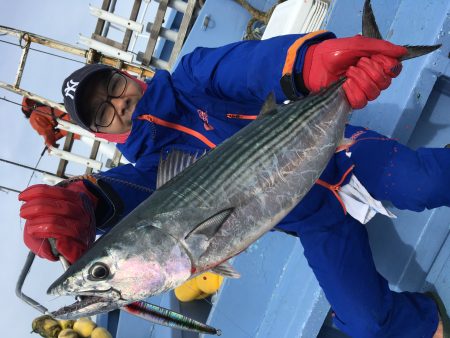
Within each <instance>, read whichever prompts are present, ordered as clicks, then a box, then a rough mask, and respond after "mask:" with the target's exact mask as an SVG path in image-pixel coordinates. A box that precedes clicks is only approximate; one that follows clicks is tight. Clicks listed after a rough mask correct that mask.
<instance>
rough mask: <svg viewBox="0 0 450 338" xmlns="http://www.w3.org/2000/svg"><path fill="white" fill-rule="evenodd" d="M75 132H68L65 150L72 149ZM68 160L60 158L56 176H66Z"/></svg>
mask: <svg viewBox="0 0 450 338" xmlns="http://www.w3.org/2000/svg"><path fill="white" fill-rule="evenodd" d="M73 141H74V138H73V134H72V133H67V135H66V140H65V141H64V147H63V150H65V151H71V150H72V146H73ZM67 163H68V161H67V160H64V159H60V160H59V164H58V169H57V170H56V176H58V177H62V178H66V167H67Z"/></svg>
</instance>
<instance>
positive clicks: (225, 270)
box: [211, 262, 241, 278]
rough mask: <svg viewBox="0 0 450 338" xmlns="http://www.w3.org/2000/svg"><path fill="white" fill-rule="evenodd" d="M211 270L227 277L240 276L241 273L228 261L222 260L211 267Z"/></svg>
mask: <svg viewBox="0 0 450 338" xmlns="http://www.w3.org/2000/svg"><path fill="white" fill-rule="evenodd" d="M211 271H212V272H214V273H216V274H218V275H221V276H223V277H228V278H241V274H240V273H239V272H237V271H236V270H235V268H233V266H232V265H231V264H230V263H229V262H223V263H222V264H220V265H217V266H215V267H213V268H212V269H211Z"/></svg>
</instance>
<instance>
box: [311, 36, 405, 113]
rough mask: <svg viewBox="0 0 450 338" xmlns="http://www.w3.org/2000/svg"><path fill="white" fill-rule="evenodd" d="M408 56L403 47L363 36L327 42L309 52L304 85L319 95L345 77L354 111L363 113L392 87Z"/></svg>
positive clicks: (347, 91) (345, 86) (346, 92)
mask: <svg viewBox="0 0 450 338" xmlns="http://www.w3.org/2000/svg"><path fill="white" fill-rule="evenodd" d="M406 53H407V50H406V48H404V47H402V46H397V45H394V44H392V43H390V42H388V41H384V40H378V39H372V38H366V37H363V36H361V35H357V36H354V37H351V38H342V39H330V40H325V41H323V42H321V43H318V44H316V45H312V46H311V47H309V48H308V50H307V51H306V56H305V62H304V65H303V81H304V83H305V86H306V88H307V89H308V90H309V91H311V92H317V91H319V90H320V89H321V88H324V87H327V86H328V85H330V84H331V83H333V82H335V81H337V80H338V79H339V78H340V77H342V76H344V75H345V76H346V77H347V81H345V82H344V84H343V88H344V91H345V94H346V95H347V99H348V101H349V103H350V105H351V106H352V108H353V109H360V108H363V107H364V106H365V105H367V102H368V101H371V100H374V99H375V98H377V97H378V96H379V95H380V91H381V90H383V89H386V88H387V87H389V85H390V84H391V79H392V78H394V77H396V76H397V75H398V74H399V73H400V71H401V69H402V65H401V63H400V62H399V61H398V58H400V57H401V56H403V55H405V54H406Z"/></svg>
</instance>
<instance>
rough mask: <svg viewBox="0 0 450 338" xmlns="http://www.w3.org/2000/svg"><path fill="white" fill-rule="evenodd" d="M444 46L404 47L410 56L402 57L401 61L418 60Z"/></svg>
mask: <svg viewBox="0 0 450 338" xmlns="http://www.w3.org/2000/svg"><path fill="white" fill-rule="evenodd" d="M441 46H442V45H441V44H438V45H431V46H403V47H405V48H406V49H407V50H408V54H406V55H404V56H402V57H401V58H400V61H405V60H409V59H413V58H416V57H418V56H422V55H425V54H428V53H431V52H434V51H435V50H436V49H438V48H440V47H441Z"/></svg>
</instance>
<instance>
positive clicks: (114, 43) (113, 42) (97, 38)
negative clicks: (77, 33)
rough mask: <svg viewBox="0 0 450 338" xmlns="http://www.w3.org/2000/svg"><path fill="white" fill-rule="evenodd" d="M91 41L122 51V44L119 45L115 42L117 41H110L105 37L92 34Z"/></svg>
mask: <svg viewBox="0 0 450 338" xmlns="http://www.w3.org/2000/svg"><path fill="white" fill-rule="evenodd" d="M92 39H93V40H96V41H99V42H102V43H104V44H107V45H108V46H111V47H114V48H117V49H120V50H123V49H122V44H121V43H119V42H117V41H114V40H112V39H110V38H107V37H105V36H101V35H97V34H92Z"/></svg>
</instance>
